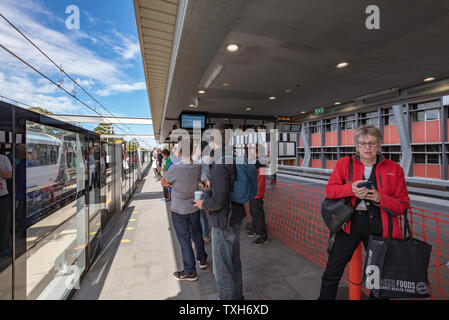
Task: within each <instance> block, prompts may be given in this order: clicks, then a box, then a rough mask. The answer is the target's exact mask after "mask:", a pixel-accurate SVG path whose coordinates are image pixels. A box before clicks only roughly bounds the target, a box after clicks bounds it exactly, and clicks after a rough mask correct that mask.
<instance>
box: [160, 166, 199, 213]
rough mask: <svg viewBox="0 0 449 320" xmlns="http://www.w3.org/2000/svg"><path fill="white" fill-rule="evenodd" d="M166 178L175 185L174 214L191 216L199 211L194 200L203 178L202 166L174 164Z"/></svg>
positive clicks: (172, 197)
mask: <svg viewBox="0 0 449 320" xmlns="http://www.w3.org/2000/svg"><path fill="white" fill-rule="evenodd" d="M164 177H165V179H166V180H167V181H168V182H170V183H172V184H173V186H172V190H171V206H170V209H171V210H172V211H173V212H176V213H178V214H189V213H193V212H196V211H198V210H199V209H198V208H197V207H194V206H193V200H194V197H195V196H194V192H195V190H197V189H198V184H199V182H200V178H201V165H200V164H184V163H182V162H178V163H175V164H172V165H171V167H170V169H169V170H168V171H167V173H166V174H165V176H164Z"/></svg>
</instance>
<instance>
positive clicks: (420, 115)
mask: <svg viewBox="0 0 449 320" xmlns="http://www.w3.org/2000/svg"><path fill="white" fill-rule="evenodd" d="M424 116H425V112H424V111H418V112H412V119H413V122H421V121H424V120H425V119H424Z"/></svg>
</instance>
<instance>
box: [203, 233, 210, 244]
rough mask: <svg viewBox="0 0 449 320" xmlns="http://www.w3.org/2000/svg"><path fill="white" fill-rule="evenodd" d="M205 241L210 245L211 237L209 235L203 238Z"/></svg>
mask: <svg viewBox="0 0 449 320" xmlns="http://www.w3.org/2000/svg"><path fill="white" fill-rule="evenodd" d="M203 240H204V242H205V243H209V242H210V236H209V235H206V236H203Z"/></svg>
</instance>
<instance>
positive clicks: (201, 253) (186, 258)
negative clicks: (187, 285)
mask: <svg viewBox="0 0 449 320" xmlns="http://www.w3.org/2000/svg"><path fill="white" fill-rule="evenodd" d="M172 221H173V227H174V228H175V232H176V236H177V237H178V241H179V245H180V246H181V254H182V262H183V264H184V272H186V273H192V272H194V271H196V268H195V265H196V263H195V255H194V253H193V249H192V240H193V243H195V248H196V258H197V260H198V261H200V260H206V259H207V253H206V251H205V250H204V241H203V236H202V234H201V223H200V212H199V211H197V212H194V213H190V214H177V213H175V212H173V211H172Z"/></svg>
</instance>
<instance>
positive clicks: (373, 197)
mask: <svg viewBox="0 0 449 320" xmlns="http://www.w3.org/2000/svg"><path fill="white" fill-rule="evenodd" d="M365 199H366V200H370V201H372V202H375V203H380V200H381V198H380V194H379V192H377V190H376V189H374V188H373V189H371V190H369V191H368V193H367V194H366V196H365Z"/></svg>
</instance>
